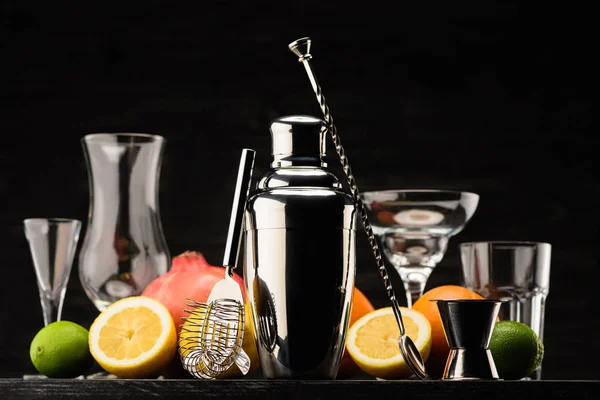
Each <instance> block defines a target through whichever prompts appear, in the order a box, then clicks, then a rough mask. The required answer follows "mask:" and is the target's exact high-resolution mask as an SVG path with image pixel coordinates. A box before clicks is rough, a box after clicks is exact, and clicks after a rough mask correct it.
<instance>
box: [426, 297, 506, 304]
mask: <svg viewBox="0 0 600 400" xmlns="http://www.w3.org/2000/svg"><path fill="white" fill-rule="evenodd" d="M429 301H432V302H438V301H441V302H445V303H482V302H483V303H498V304H501V303H504V302H510V300H499V299H486V298H483V299H429Z"/></svg>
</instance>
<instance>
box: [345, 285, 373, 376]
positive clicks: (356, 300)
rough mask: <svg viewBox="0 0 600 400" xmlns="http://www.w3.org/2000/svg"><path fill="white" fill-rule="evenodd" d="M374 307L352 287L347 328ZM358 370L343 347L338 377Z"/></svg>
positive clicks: (351, 374)
mask: <svg viewBox="0 0 600 400" xmlns="http://www.w3.org/2000/svg"><path fill="white" fill-rule="evenodd" d="M374 310H375V307H373V304H371V302H370V301H369V299H368V298H367V296H365V295H364V293H363V292H361V291H360V290H358V288H356V287H355V288H354V294H353V296H352V311H351V312H350V321H349V322H348V329H350V327H351V326H352V324H354V323H355V322H356V321H357V320H358V319H359V318H360V317H362V316H363V315H366V314H368V313H370V312H371V311H374ZM359 372H360V368H358V365H356V363H354V361H353V360H352V357H350V354H349V353H348V351H347V350H346V349H345V348H344V355H343V357H342V362H341V363H340V368H339V369H338V374H337V377H338V378H349V377H351V376H353V375H356V374H358V373H359Z"/></svg>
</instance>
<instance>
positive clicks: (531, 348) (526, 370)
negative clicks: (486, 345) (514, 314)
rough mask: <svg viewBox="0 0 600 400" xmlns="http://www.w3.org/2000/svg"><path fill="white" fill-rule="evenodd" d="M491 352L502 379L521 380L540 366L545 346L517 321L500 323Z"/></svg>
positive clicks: (496, 329) (494, 335)
mask: <svg viewBox="0 0 600 400" xmlns="http://www.w3.org/2000/svg"><path fill="white" fill-rule="evenodd" d="M490 352H491V353H492V356H493V357H494V364H496V369H497V370H498V375H499V377H500V378H501V379H521V378H525V377H527V376H529V375H531V374H532V373H533V372H534V371H535V370H536V368H537V367H539V366H540V364H541V363H542V359H543V358H544V345H543V344H542V341H541V340H540V339H539V338H538V336H537V335H536V334H535V332H534V331H533V329H531V328H530V327H529V326H527V325H525V324H523V323H521V322H517V321H498V322H496V325H495V326H494V332H493V333H492V338H491V340H490Z"/></svg>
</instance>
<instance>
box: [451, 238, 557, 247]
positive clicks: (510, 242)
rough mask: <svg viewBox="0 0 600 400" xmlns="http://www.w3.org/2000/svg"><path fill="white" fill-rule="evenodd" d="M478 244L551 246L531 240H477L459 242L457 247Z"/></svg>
mask: <svg viewBox="0 0 600 400" xmlns="http://www.w3.org/2000/svg"><path fill="white" fill-rule="evenodd" d="M478 244H482V245H492V246H494V245H503V246H513V247H522V246H539V245H547V246H552V244H550V243H548V242H536V241H533V240H479V241H473V242H463V243H460V244H459V245H458V246H459V247H470V246H475V245H478Z"/></svg>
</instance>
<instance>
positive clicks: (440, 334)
mask: <svg viewBox="0 0 600 400" xmlns="http://www.w3.org/2000/svg"><path fill="white" fill-rule="evenodd" d="M457 299H478V300H481V299H483V297H482V296H481V295H479V294H478V293H475V292H473V291H472V290H469V289H467V288H464V287H462V286H457V285H444V286H438V287H435V288H433V289H430V290H429V291H427V292H425V293H424V294H423V296H421V298H419V300H417V301H416V302H415V303H414V304H413V306H412V309H413V310H416V311H419V312H420V313H422V314H423V315H425V317H426V318H427V319H428V320H429V323H430V324H431V339H432V340H431V353H430V354H429V358H428V359H427V363H426V367H427V373H428V374H429V375H430V376H431V377H432V378H435V379H439V378H441V377H442V375H443V373H444V367H445V366H446V360H447V359H448V354H449V353H450V348H449V347H448V342H447V341H446V336H445V334H444V327H443V325H442V319H441V317H440V312H439V310H438V307H437V304H436V302H435V301H430V300H457Z"/></svg>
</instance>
